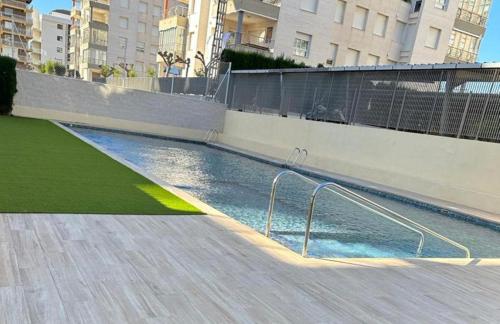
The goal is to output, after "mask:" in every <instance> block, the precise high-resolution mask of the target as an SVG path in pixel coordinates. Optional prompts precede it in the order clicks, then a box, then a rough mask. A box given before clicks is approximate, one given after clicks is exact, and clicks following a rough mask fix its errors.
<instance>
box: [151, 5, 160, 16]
mask: <svg viewBox="0 0 500 324" xmlns="http://www.w3.org/2000/svg"><path fill="white" fill-rule="evenodd" d="M153 17H161V7H158V6H153Z"/></svg>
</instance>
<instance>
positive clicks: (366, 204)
mask: <svg viewBox="0 0 500 324" xmlns="http://www.w3.org/2000/svg"><path fill="white" fill-rule="evenodd" d="M286 175H293V176H296V177H298V178H299V179H301V180H303V181H305V182H308V183H311V184H314V185H316V187H315V189H314V191H313V193H312V195H311V200H310V202H309V208H308V212H307V220H306V229H305V236H304V245H303V247H302V256H303V257H307V255H308V253H307V252H308V250H307V249H308V244H309V238H310V235H311V225H312V220H313V214H314V207H315V204H316V199H317V196H318V193H319V192H321V191H322V190H328V191H330V192H332V193H334V194H336V195H338V196H340V197H342V198H344V199H347V200H349V201H351V202H352V203H354V204H356V205H358V206H360V207H362V208H364V209H367V210H370V211H372V212H374V213H375V214H376V215H379V216H381V217H383V218H385V219H387V220H389V221H391V222H393V223H396V224H398V225H400V226H402V227H404V228H406V229H408V230H410V231H412V232H414V233H417V234H419V235H420V241H419V244H418V248H417V252H416V257H419V256H420V255H421V254H422V250H423V247H424V243H425V235H424V232H426V233H427V234H429V235H432V236H434V237H436V238H438V239H440V240H442V241H444V242H446V243H448V244H450V245H452V246H454V247H456V248H458V249H460V250H462V251H464V253H465V257H466V258H470V257H471V254H470V250H469V249H468V248H467V247H465V246H463V245H462V244H460V243H458V242H455V241H453V240H451V239H449V238H447V237H445V236H443V235H441V234H439V233H436V232H435V231H433V230H431V229H429V228H427V227H425V226H423V225H421V224H419V223H417V222H415V221H413V220H411V219H409V218H407V217H404V216H402V215H400V214H398V213H396V212H395V211H392V210H390V209H388V208H386V207H384V206H381V205H379V204H377V203H375V202H373V201H371V200H369V199H368V198H365V197H363V196H361V195H359V194H357V193H355V192H353V191H351V190H349V189H347V188H345V187H343V186H341V185H339V184H336V183H334V182H324V183H319V182H316V181H314V180H312V179H310V178H308V177H306V176H303V175H302V174H300V173H297V172H295V171H291V170H285V171H282V172H280V173H279V174H278V175H277V176H276V177H275V178H274V181H273V186H272V190H271V198H270V201H269V210H268V216H267V224H266V233H265V234H266V236H267V237H270V235H271V226H272V218H273V210H274V201H275V198H276V189H277V186H278V183H279V181H280V179H281V178H282V177H284V176H286ZM332 187H333V188H335V189H338V190H340V191H342V192H344V193H347V194H349V195H351V196H353V197H355V198H356V199H359V200H360V201H361V202H359V201H357V200H355V199H352V198H349V197H347V196H346V195H344V194H341V193H339V192H337V191H335V190H333V189H332ZM370 205H371V207H370ZM377 209H379V210H377ZM381 211H382V212H381ZM388 214H390V215H392V216H390V215H388ZM396 218H398V219H401V220H404V221H406V222H408V223H409V224H411V225H407V224H405V223H403V222H401V221H399V220H398V219H396Z"/></svg>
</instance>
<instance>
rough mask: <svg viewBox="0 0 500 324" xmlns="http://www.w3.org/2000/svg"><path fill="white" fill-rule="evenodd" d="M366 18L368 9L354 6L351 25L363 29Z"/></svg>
mask: <svg viewBox="0 0 500 324" xmlns="http://www.w3.org/2000/svg"><path fill="white" fill-rule="evenodd" d="M367 20H368V9H366V8H363V7H356V9H355V10H354V19H353V21H352V27H353V28H356V29H359V30H365V28H366V21H367Z"/></svg>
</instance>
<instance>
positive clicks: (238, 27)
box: [235, 10, 245, 45]
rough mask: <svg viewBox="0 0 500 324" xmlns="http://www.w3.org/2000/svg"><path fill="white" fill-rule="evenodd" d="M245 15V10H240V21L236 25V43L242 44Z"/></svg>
mask: <svg viewBox="0 0 500 324" xmlns="http://www.w3.org/2000/svg"><path fill="white" fill-rule="evenodd" d="M244 17H245V12H244V11H243V10H240V11H238V22H237V25H236V39H235V44H236V45H240V44H241V38H242V37H241V36H242V34H243V18H244Z"/></svg>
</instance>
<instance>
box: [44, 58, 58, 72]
mask: <svg viewBox="0 0 500 324" xmlns="http://www.w3.org/2000/svg"><path fill="white" fill-rule="evenodd" d="M45 73H47V74H55V73H56V63H55V62H54V61H51V60H48V61H47V62H46V63H45Z"/></svg>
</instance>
